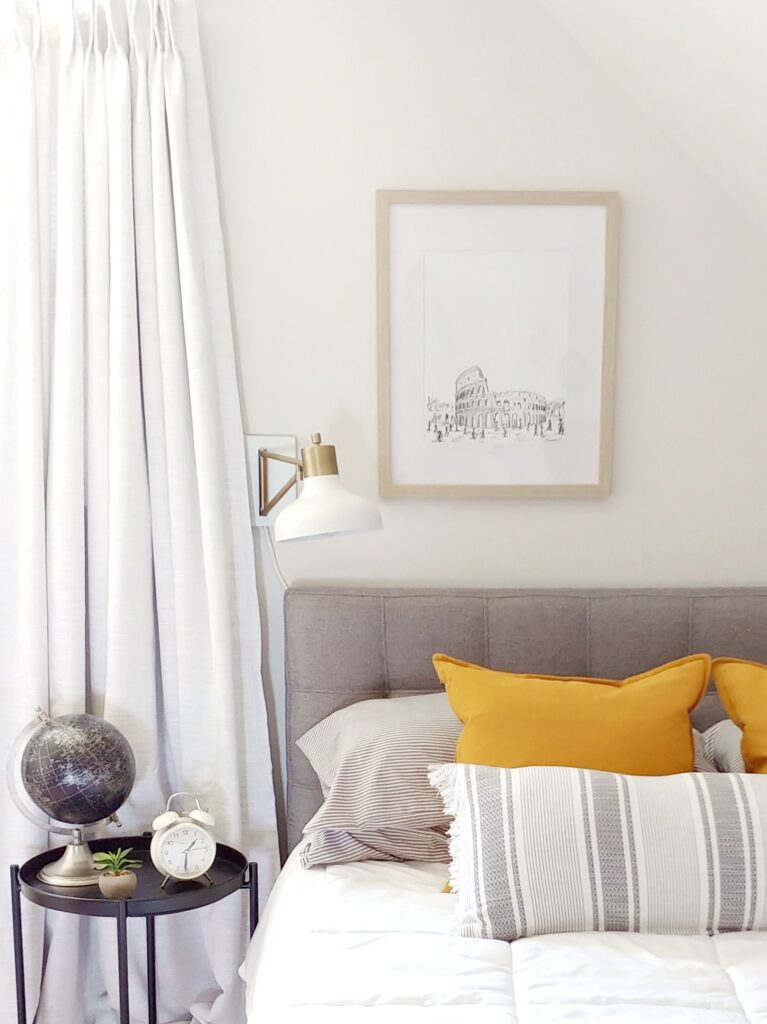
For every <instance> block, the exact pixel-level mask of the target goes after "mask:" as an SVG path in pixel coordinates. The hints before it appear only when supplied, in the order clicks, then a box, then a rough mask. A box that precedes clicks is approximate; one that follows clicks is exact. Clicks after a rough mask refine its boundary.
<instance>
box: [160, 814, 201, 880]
mask: <svg viewBox="0 0 767 1024" xmlns="http://www.w3.org/2000/svg"><path fill="white" fill-rule="evenodd" d="M215 859H216V841H215V839H214V838H213V836H212V835H211V834H210V832H207V831H206V830H205V829H204V828H201V827H200V826H199V825H197V824H194V823H192V822H179V824H178V825H172V826H171V827H170V828H167V829H163V830H161V831H160V832H158V833H156V835H155V836H154V838H153V839H152V860H153V861H154V863H155V866H156V867H157V869H158V870H159V871H162V872H163V873H164V874H166V875H170V876H171V877H172V878H179V879H188V878H198V877H199V876H200V875H204V874H205V872H206V871H207V870H208V868H209V867H210V866H211V864H212V863H213V861H214V860H215Z"/></svg>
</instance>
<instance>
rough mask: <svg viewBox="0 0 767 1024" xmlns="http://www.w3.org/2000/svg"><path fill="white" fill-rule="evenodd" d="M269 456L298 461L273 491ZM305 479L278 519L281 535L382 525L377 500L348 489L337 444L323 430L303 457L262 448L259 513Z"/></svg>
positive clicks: (263, 513) (273, 459)
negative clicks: (327, 440) (341, 473)
mask: <svg viewBox="0 0 767 1024" xmlns="http://www.w3.org/2000/svg"><path fill="white" fill-rule="evenodd" d="M294 451H295V449H294ZM270 462H277V463H283V464H286V465H289V466H294V467H295V472H294V474H293V476H292V477H290V479H288V480H287V481H286V482H285V483H284V484H283V485H282V486H281V487H280V489H279V490H278V491H277V493H276V494H274V495H273V496H270V495H269V468H268V467H269V463H270ZM302 481H303V486H302V487H301V490H300V493H299V495H298V497H297V498H296V500H295V501H294V502H293V503H292V504H291V505H288V506H287V508H284V509H283V510H282V512H280V514H279V515H278V516H277V518H276V520H275V522H274V536H275V538H276V540H278V541H283V540H299V539H300V538H301V537H317V536H321V535H322V534H331V533H351V532H357V531H361V530H380V529H381V526H382V522H381V512H380V510H379V508H378V506H377V505H376V504H375V503H374V502H372V501H368V500H367V498H361V497H359V495H357V494H352V493H351V491H347V489H346V488H345V487H344V486H343V484H342V483H341V481H340V479H339V476H338V460H337V458H336V449H335V445H332V444H323V443H322V437H321V436H320V435H319V434H312V443H311V444H310V445H307V447H306V448H302V449H301V458H300V459H297V458H294V457H293V456H291V455H285V454H282V453H280V452H275V451H270V450H269V448H259V449H258V515H259V516H261V517H264V516H267V515H268V514H269V513H270V512H271V511H272V509H274V508H275V507H276V506H277V505H278V504H279V503H280V502H281V501H282V499H283V498H284V497H285V496H286V495H287V494H288V493H289V492H290V491H291V490H292V489H293V487H298V485H299V483H301V482H302Z"/></svg>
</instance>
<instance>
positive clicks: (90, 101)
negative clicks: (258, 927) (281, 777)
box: [0, 0, 278, 1024]
mask: <svg viewBox="0 0 767 1024" xmlns="http://www.w3.org/2000/svg"><path fill="white" fill-rule="evenodd" d="M0 31H2V38H1V39H0V76H2V77H1V78H0V89H2V94H3V106H2V113H3V121H2V126H1V130H2V139H3V146H2V156H1V157H0V161H1V162H2V163H1V169H0V174H2V178H0V185H2V187H3V194H4V195H6V196H8V197H9V198H10V200H11V202H10V203H8V204H7V209H4V210H3V215H2V216H3V220H2V221H0V228H2V231H0V235H1V236H2V237H1V238H0V248H1V249H2V252H1V254H0V259H1V260H2V262H1V263H0V271H2V275H3V276H2V282H0V330H2V338H1V339H0V344H2V348H3V352H2V363H0V388H1V389H2V390H0V426H1V427H2V436H0V455H2V464H3V480H2V491H3V494H2V497H3V500H2V502H0V506H1V507H0V543H1V544H2V549H1V550H0V673H1V674H2V684H3V688H4V694H5V695H6V708H7V714H6V715H4V716H3V717H2V721H0V740H2V743H3V746H4V749H5V750H7V749H8V747H9V745H10V743H11V742H12V739H13V737H14V735H15V734H16V733H17V732H18V731H19V730H20V729H21V728H22V727H23V726H24V724H25V723H26V722H27V721H28V720H29V719H30V718H31V716H32V712H33V710H34V707H35V705H36V704H37V703H40V704H42V705H43V706H49V707H50V709H51V713H53V714H62V713H66V712H72V711H82V710H88V711H90V712H93V713H95V714H101V715H104V716H105V717H106V718H107V719H109V720H110V721H112V722H113V723H114V724H115V725H116V726H117V727H118V728H120V729H121V730H122V731H123V732H124V733H125V734H126V735H127V736H128V738H129V740H130V742H131V745H132V746H133V749H134V752H135V754H136V759H137V766H138V775H137V782H136V786H135V788H134V792H133V794H132V795H131V798H130V800H129V802H128V803H127V804H126V806H125V807H124V808H123V811H122V812H121V818H122V819H123V821H124V832H125V834H128V833H130V832H133V831H139V832H140V831H143V830H144V829H145V828H147V827H148V824H149V822H150V821H151V818H152V817H153V815H154V814H155V813H157V811H158V809H159V808H160V807H161V806H162V805H163V804H164V799H165V797H166V795H167V794H168V793H169V792H171V791H172V790H173V789H176V788H184V789H188V790H190V791H192V792H195V793H198V794H199V795H200V797H201V799H202V800H203V801H204V802H205V803H206V804H208V805H209V806H210V808H211V810H212V811H213V813H214V814H215V816H216V818H217V832H218V835H219V836H220V838H221V839H222V840H223V841H225V842H230V843H232V844H234V845H235V846H239V847H240V848H241V849H243V850H245V851H246V852H248V853H249V854H250V855H252V856H255V857H256V858H257V859H258V861H259V867H260V874H261V880H262V893H263V894H265V893H266V891H267V890H268V887H269V886H270V884H271V881H272V880H273V878H274V876H275V874H276V871H277V869H278V855H277V841H276V827H275V817H274V797H273V790H272V778H271V768H270V759H269V750H268V738H267V724H266V709H265V703H264V696H263V689H262V685H261V679H260V660H261V651H260V640H259V616H258V606H257V598H256V589H255V578H254V562H253V550H252V534H251V529H250V519H249V510H248V501H247V489H246V471H245V460H244V451H243V439H242V424H241V418H240V407H239V398H238V394H237V388H236V377H235V368H234V351H233V340H232V325H231V319H230V312H229V304H228V290H227V282H226V272H225V261H224V251H223V241H222V235H221V228H220V218H219V210H218V198H217V188H216V181H215V172H214V160H213V151H212V144H211V137H210V129H209V111H208V106H207V98H206V94H205V86H204V81H203V75H202V61H201V55H200V48H199V38H198V27H197V21H196V12H195V8H194V3H193V2H192V0H77V2H75V3H69V2H66V3H62V2H61V0H47V2H44V0H40V2H35V0H25V2H22V0H19V2H18V3H16V4H15V8H14V11H13V16H12V17H11V18H9V19H8V23H7V25H6V24H2V27H1V28H0ZM11 97H12V100H11ZM2 801H3V802H2V805H1V807H0V809H1V810H2V812H3V814H4V821H5V822H7V824H8V827H7V830H6V832H5V835H4V836H3V838H2V840H1V842H2V846H3V859H4V860H6V861H8V862H10V861H12V860H17V861H22V860H24V859H26V858H27V857H29V856H31V855H32V854H33V853H34V852H36V851H37V850H39V849H40V847H41V846H42V845H43V842H44V836H43V835H42V834H40V833H36V832H35V830H34V828H33V827H32V826H30V825H28V824H27V823H26V822H24V821H23V820H19V815H18V813H17V812H16V811H15V809H13V808H11V807H9V806H8V804H7V801H6V800H5V797H3V798H2ZM0 913H7V907H6V906H3V907H0ZM24 913H25V927H26V935H25V939H26V949H27V976H28V995H29V999H30V1002H31V1003H32V1006H33V1008H34V1006H35V1005H36V1004H37V1008H38V1012H37V1020H38V1024H59V1022H61V1024H64V1022H66V1024H73V1022H75V1021H77V1022H81V1021H82V1022H83V1024H90V1022H91V1021H93V1022H96V1024H107V1022H113V1021H116V1020H117V1016H116V1010H117V986H116V978H117V973H116V963H115V936H114V923H113V922H110V921H106V920H104V921H97V920H92V921H90V920H82V919H76V918H68V917H65V916H64V915H52V914H51V915H48V917H47V918H46V919H45V921H43V915H42V913H41V912H39V911H38V910H37V909H36V908H32V907H25V908H24ZM6 919H7V918H6ZM134 931H136V932H137V929H134V928H131V936H130V946H131V995H132V1001H131V1012H132V1020H135V1021H141V1020H145V1019H146V1009H145V995H144V993H145V979H144V976H143V969H144V964H143V960H144V947H143V936H142V935H141V934H133V932H134ZM157 941H158V963H159V964H161V965H162V966H161V984H160V989H159V994H160V1019H161V1020H163V1021H175V1020H187V1019H189V1016H190V1014H192V1015H193V1019H194V1020H198V1021H200V1022H203V1021H205V1022H211V1024H213V1022H219V1021H220V1022H227V1024H234V1022H236V1021H240V1020H243V1019H244V1014H243V1009H242V992H241V984H240V982H239V979H238V976H237V968H238V966H239V963H240V961H241V959H242V956H243V953H244V948H245V907H244V901H243V900H241V899H239V898H237V897H231V898H230V899H229V900H227V901H224V902H222V903H221V904H217V905H215V906H213V907H210V908H207V909H206V910H204V911H197V912H194V913H192V914H189V915H180V916H174V917H169V918H163V919H161V920H160V921H159V922H158V926H157ZM0 967H2V971H3V973H2V984H3V986H7V988H8V991H7V992H6V993H4V994H3V1004H4V1005H6V1006H12V1005H13V994H12V983H13V976H12V957H11V948H10V941H9V937H8V938H7V939H6V933H5V932H4V933H3V938H2V939H0ZM41 975H42V986H40V984H39V980H40V977H41ZM38 990H40V995H39V1003H38V996H37V993H38Z"/></svg>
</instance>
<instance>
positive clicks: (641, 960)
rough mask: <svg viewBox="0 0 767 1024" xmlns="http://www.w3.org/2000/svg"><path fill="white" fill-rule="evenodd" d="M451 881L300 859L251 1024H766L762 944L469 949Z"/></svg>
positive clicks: (598, 936)
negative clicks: (458, 926)
mask: <svg viewBox="0 0 767 1024" xmlns="http://www.w3.org/2000/svg"><path fill="white" fill-rule="evenodd" d="M446 879H447V867H446V866H445V865H443V864H423V863H408V864H392V863H379V862H366V863H360V864H346V865H339V866H335V867H325V868H312V869H310V870H306V869H304V868H301V867H300V865H299V864H298V859H297V853H296V852H294V853H293V854H292V855H291V857H290V859H289V860H288V863H287V864H286V866H285V869H284V871H283V873H282V875H281V876H280V878H279V880H278V882H277V885H276V886H275V889H274V890H273V892H272V896H271V898H270V901H269V905H268V907H267V909H266V912H265V914H264V917H263V920H262V924H261V926H260V927H259V931H258V933H257V935H256V936H255V938H254V941H253V943H252V944H251V948H250V950H249V953H248V957H247V960H246V962H245V964H244V965H243V968H242V973H243V976H244V977H245V978H246V981H247V986H248V995H247V1007H248V1024H264V1022H269V1024H310V1022H311V1024H330V1022H333V1024H347V1022H348V1024H351V1022H362V1024H365V1022H369V1024H561V1022H576V1024H581V1022H586V1021H589V1022H591V1021H597V1022H608V1021H609V1022H610V1024H659V1022H663V1024H669V1022H673V1024H693V1022H694V1024H745V1022H748V1024H767V933H759V932H750V933H742V934H741V933H735V934H728V935H720V936H716V937H715V938H709V937H707V936H673V935H671V936H669V935H664V936H659V935H637V934H633V933H632V934H623V933H616V932H611V933H573V934H568V935H545V936H539V937H536V938H529V939H520V940H518V941H516V942H513V943H511V944H509V943H506V942H500V941H495V940H491V939H471V938H461V937H458V936H456V935H455V934H453V931H452V929H453V926H454V919H453V910H454V903H455V897H454V896H452V895H448V894H444V893H443V892H442V891H441V889H442V886H443V885H444V883H445V881H446Z"/></svg>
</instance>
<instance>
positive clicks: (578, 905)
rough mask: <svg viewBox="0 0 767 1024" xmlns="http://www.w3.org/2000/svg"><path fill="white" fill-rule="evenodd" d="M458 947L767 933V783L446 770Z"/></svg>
mask: <svg viewBox="0 0 767 1024" xmlns="http://www.w3.org/2000/svg"><path fill="white" fill-rule="evenodd" d="M430 778H431V780H432V784H433V785H434V786H435V787H436V788H437V789H438V790H439V792H440V793H441V794H442V797H443V799H444V801H445V806H446V810H447V811H448V812H449V813H450V815H451V817H453V819H454V820H453V823H452V825H451V828H450V853H451V857H452V860H451V867H450V883H451V885H452V887H453V890H454V891H455V892H457V894H458V914H459V919H460V924H459V930H460V934H461V935H466V936H475V937H483V938H495V939H506V940H512V939H518V938H523V937H524V936H528V935H542V934H548V933H553V932H574V931H625V932H655V933H660V934H677V935H689V934H697V933H708V934H709V935H711V934H714V933H716V932H727V931H750V930H765V929H767V864H766V861H767V776H764V775H762V776H759V775H737V774H730V775H724V774H703V773H691V774H683V775H667V776H653V777H643V776H635V775H615V774H612V773H609V772H595V771H585V770H583V769H579V768H552V767H546V768H512V769H504V768H487V767H484V766H480V765H454V764H451V765H439V766H436V767H434V768H432V769H431V771H430Z"/></svg>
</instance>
